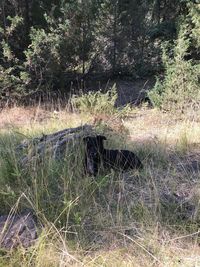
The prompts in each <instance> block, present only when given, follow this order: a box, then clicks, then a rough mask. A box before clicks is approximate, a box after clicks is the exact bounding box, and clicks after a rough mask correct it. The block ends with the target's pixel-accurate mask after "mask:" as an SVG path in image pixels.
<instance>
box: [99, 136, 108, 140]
mask: <svg viewBox="0 0 200 267" xmlns="http://www.w3.org/2000/svg"><path fill="white" fill-rule="evenodd" d="M97 140H98V141H103V140H107V138H106V137H105V136H104V135H97Z"/></svg>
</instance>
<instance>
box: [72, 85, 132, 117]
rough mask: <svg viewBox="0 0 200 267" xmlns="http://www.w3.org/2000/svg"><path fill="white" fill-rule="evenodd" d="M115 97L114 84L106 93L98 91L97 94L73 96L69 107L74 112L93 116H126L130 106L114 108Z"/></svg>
mask: <svg viewBox="0 0 200 267" xmlns="http://www.w3.org/2000/svg"><path fill="white" fill-rule="evenodd" d="M117 97H118V95H117V88H116V84H114V85H113V87H112V88H111V89H110V90H108V91H107V92H106V93H103V92H102V91H101V90H99V91H97V92H92V91H90V92H89V93H87V94H82V95H80V96H76V95H73V96H72V98H71V105H72V107H73V108H74V109H75V110H78V111H80V112H85V113H90V114H93V115H98V114H105V115H114V114H117V115H118V116H120V117H121V116H126V115H127V114H128V113H129V112H130V106H129V105H127V106H126V107H124V108H123V109H119V108H117V107H116V106H115V103H116V100H117Z"/></svg>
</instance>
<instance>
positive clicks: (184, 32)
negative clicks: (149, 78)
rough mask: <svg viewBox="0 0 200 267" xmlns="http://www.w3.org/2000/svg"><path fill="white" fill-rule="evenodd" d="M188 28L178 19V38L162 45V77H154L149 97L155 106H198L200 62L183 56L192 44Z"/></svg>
mask: <svg viewBox="0 0 200 267" xmlns="http://www.w3.org/2000/svg"><path fill="white" fill-rule="evenodd" d="M190 34H191V29H190V26H189V25H188V24H187V23H186V22H185V23H183V22H182V23H181V26H180V30H179V34H178V38H177V41H176V43H175V45H174V46H171V45H170V44H169V43H165V45H164V46H163V56H162V60H163V64H164V66H165V76H164V79H163V80H161V79H157V82H156V84H155V86H154V88H153V90H152V91H150V92H149V97H150V99H151V101H152V103H153V105H154V106H155V107H159V108H161V109H163V110H176V111H181V112H185V111H186V110H188V109H191V108H192V109H197V108H199V105H200V84H199V75H200V64H199V63H198V62H195V61H193V60H192V59H191V60H186V57H187V56H188V51H189V48H190V46H191V42H192V39H191V38H190Z"/></svg>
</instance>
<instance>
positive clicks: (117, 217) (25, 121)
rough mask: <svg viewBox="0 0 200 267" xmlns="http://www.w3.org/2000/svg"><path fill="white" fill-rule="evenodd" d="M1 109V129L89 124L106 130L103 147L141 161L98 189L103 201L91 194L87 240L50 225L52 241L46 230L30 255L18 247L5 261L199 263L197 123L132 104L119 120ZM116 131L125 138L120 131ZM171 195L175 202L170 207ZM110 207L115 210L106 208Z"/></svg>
mask: <svg viewBox="0 0 200 267" xmlns="http://www.w3.org/2000/svg"><path fill="white" fill-rule="evenodd" d="M0 115H1V116H0V126H1V130H3V131H4V132H6V131H8V130H9V129H10V128H12V129H17V130H18V131H19V132H21V133H25V134H30V135H39V134H40V133H42V132H43V133H49V132H53V131H56V130H60V129H63V128H67V127H75V126H78V125H80V124H85V123H92V124H94V125H95V126H97V128H98V130H100V131H101V132H103V133H104V130H105V134H109V137H110V138H108V139H111V141H110V143H108V146H111V147H112V146H115V147H120V146H121V147H124V146H126V147H128V148H129V149H133V150H135V151H136V152H137V153H138V155H139V156H140V157H141V158H142V160H143V163H144V166H145V168H144V170H143V171H142V172H141V173H139V172H133V173H131V174H130V173H128V174H123V175H121V174H120V175H119V176H116V175H114V174H112V175H111V176H109V179H110V180H109V186H108V187H106V185H104V187H102V189H100V193H101V197H102V199H103V200H104V201H105V202H106V207H105V206H104V205H103V204H102V203H101V202H98V199H95V198H94V199H91V203H90V204H91V207H90V209H92V211H94V212H93V216H92V217H91V214H90V216H89V215H88V216H86V219H85V221H84V222H83V225H84V224H87V223H89V224H90V223H91V224H93V225H96V228H95V229H96V230H95V231H94V230H93V231H91V233H90V235H91V237H90V239H92V242H91V243H90V245H89V246H88V245H86V247H84V246H83V245H82V244H83V243H84V240H80V243H79V242H77V243H76V244H74V243H73V244H70V242H68V240H66V239H65V235H64V233H63V229H56V233H54V234H53V238H52V239H49V238H50V235H49V234H48V235H47V236H46V237H45V235H44V238H43V239H44V240H45V242H43V240H42V241H41V244H39V245H38V247H37V246H36V247H35V248H34V249H33V251H30V252H29V253H30V254H31V253H32V254H31V257H29V256H28V255H27V253H26V252H25V251H23V253H21V254H18V255H17V256H16V255H12V256H13V257H14V260H13V261H10V262H11V263H13V262H14V261H16V262H17V263H18V265H17V264H16V265H15V266H20V265H19V262H20V260H21V258H22V262H23V264H22V265H21V266H42V267H43V266H47V267H50V266H63V267H64V266H72V267H76V266H77V267H79V266H88V267H90V266H91V267H94V266H105V267H115V266H119V267H121V266H122V267H125V266H130V267H146V266H169V267H176V266H177V267H193V266H200V256H199V255H200V246H199V244H200V240H199V230H198V229H199V221H200V220H199V219H200V218H199V214H200V213H199V204H200V183H199V179H200V165H198V163H200V145H199V144H200V124H199V123H198V122H195V121H191V120H187V119H178V118H176V117H175V116H172V115H170V114H166V113H161V112H159V111H157V110H153V109H152V110H148V109H138V110H133V111H132V113H131V114H130V115H131V116H129V117H128V118H126V119H120V120H119V119H117V118H116V117H115V116H113V117H112V116H106V115H99V116H95V117H94V116H91V115H89V114H75V113H69V112H68V111H67V110H58V111H47V110H45V109H44V108H42V107H35V108H33V107H31V108H22V107H15V108H12V109H6V110H3V111H1V114H0ZM108 128H109V130H108ZM121 135H122V136H123V138H121V137H118V136H121ZM122 140H123V142H124V143H122ZM113 175H114V176H113ZM112 179H113V180H112ZM173 196H176V197H175V198H174V200H173V199H172V198H171V197H173ZM86 197H87V196H86ZM173 201H180V203H178V204H177V203H175V204H177V207H175V208H174V203H173ZM185 203H186V206H184V205H185ZM163 205H164V206H163ZM170 205H171V209H172V210H171V209H170ZM116 206H117V214H115V213H113V211H112V209H113V207H116ZM188 207H189V208H188ZM87 208H88V207H87ZM190 208H191V210H190ZM84 212H85V211H84V210H83V213H84ZM90 212H91V211H90ZM163 214H164V215H163ZM182 215H184V216H185V218H182V217H181V216H182ZM126 216H127V218H126ZM170 216H171V217H170ZM22 255H23V256H22ZM0 258H1V257H0ZM31 258H34V259H36V262H34V263H33V262H32V261H31ZM13 264H14V263H13ZM31 264H32V265H31ZM34 264H35V265H34ZM0 266H1V262H0ZM2 266H12V264H11V265H6V264H5V265H2ZM13 266H14V265H13Z"/></svg>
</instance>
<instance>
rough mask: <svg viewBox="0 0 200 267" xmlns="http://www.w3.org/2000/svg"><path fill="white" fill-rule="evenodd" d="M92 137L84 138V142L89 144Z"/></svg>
mask: <svg viewBox="0 0 200 267" xmlns="http://www.w3.org/2000/svg"><path fill="white" fill-rule="evenodd" d="M90 138H91V137H90V136H86V137H83V142H84V143H87V142H88V141H89V140H90Z"/></svg>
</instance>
